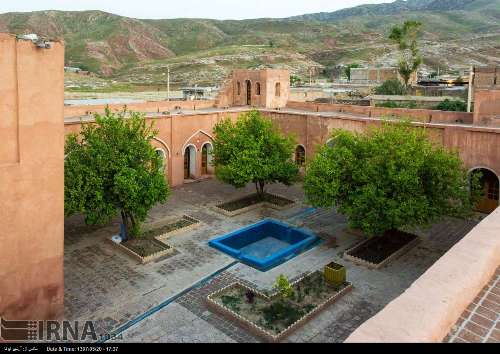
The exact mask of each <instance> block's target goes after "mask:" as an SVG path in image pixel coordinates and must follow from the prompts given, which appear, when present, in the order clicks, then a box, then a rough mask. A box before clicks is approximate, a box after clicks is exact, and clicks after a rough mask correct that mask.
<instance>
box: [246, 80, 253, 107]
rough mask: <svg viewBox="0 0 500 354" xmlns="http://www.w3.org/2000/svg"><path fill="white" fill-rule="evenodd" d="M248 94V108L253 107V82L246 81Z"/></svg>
mask: <svg viewBox="0 0 500 354" xmlns="http://www.w3.org/2000/svg"><path fill="white" fill-rule="evenodd" d="M245 86H246V93H247V106H251V105H252V81H250V80H247V81H245Z"/></svg>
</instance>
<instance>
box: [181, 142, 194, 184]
mask: <svg viewBox="0 0 500 354" xmlns="http://www.w3.org/2000/svg"><path fill="white" fill-rule="evenodd" d="M183 156H184V179H194V178H195V176H196V146H194V145H193V144H189V145H188V146H186V148H185V149H184V152H183Z"/></svg>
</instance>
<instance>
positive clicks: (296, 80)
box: [290, 75, 302, 86]
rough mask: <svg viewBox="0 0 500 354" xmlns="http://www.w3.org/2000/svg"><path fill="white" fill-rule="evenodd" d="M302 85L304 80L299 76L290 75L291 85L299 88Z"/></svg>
mask: <svg viewBox="0 0 500 354" xmlns="http://www.w3.org/2000/svg"><path fill="white" fill-rule="evenodd" d="M301 83H302V79H301V78H300V77H299V76H297V75H290V85H291V86H297V85H300V84H301Z"/></svg>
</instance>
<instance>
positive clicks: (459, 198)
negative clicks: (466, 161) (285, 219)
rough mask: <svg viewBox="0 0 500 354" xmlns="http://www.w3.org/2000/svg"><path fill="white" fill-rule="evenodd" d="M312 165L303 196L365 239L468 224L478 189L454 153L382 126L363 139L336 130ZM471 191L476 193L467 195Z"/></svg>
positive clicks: (419, 134) (411, 130) (397, 127)
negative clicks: (446, 220)
mask: <svg viewBox="0 0 500 354" xmlns="http://www.w3.org/2000/svg"><path fill="white" fill-rule="evenodd" d="M334 136H335V143H334V144H333V145H332V144H330V145H328V146H324V147H322V148H321V149H320V151H319V153H318V154H317V156H316V157H315V158H314V160H313V161H312V162H311V163H310V165H309V168H308V171H307V175H306V177H305V182H304V189H305V192H306V196H307V199H308V200H309V202H310V203H311V204H312V205H314V206H316V207H325V208H328V207H337V208H338V211H339V212H340V213H342V214H344V215H346V216H347V217H348V219H349V223H350V226H351V227H353V228H358V229H361V230H362V231H364V232H365V233H367V234H368V235H382V234H383V233H384V232H385V231H388V230H392V229H399V228H403V227H413V226H426V225H429V224H431V223H433V222H435V221H437V220H438V219H440V218H441V217H443V216H447V215H449V216H456V217H465V216H467V215H468V214H469V213H470V211H471V210H472V206H473V205H474V202H475V201H476V200H477V198H478V195H479V190H480V187H478V186H479V183H478V180H477V178H476V177H473V178H472V181H471V182H470V181H469V178H468V176H467V171H466V170H465V168H464V165H463V162H462V160H461V159H460V157H459V156H458V154H457V153H454V152H449V151H447V150H445V149H444V148H443V147H442V146H440V145H438V144H436V143H434V142H433V141H431V140H430V138H429V137H428V135H427V133H426V131H425V130H424V129H422V128H415V127H412V126H411V125H410V124H409V123H407V122H403V123H399V124H396V123H389V122H385V123H384V124H383V125H382V126H381V127H379V128H374V129H371V130H370V131H368V132H367V133H365V134H355V133H351V132H348V131H342V130H339V131H336V132H335V133H334ZM469 187H471V189H472V193H471V192H469Z"/></svg>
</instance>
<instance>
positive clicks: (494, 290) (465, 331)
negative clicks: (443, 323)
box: [444, 268, 500, 343]
mask: <svg viewBox="0 0 500 354" xmlns="http://www.w3.org/2000/svg"><path fill="white" fill-rule="evenodd" d="M444 342H448V343H500V268H498V269H497V271H496V273H495V275H494V276H493V278H492V279H491V281H490V282H489V283H488V285H486V286H485V287H484V289H483V290H482V291H481V292H480V293H479V295H478V296H477V297H476V299H475V300H474V301H473V302H472V304H470V306H469V307H468V308H467V310H465V311H464V313H463V314H462V316H461V317H460V319H459V320H458V322H457V324H456V325H455V326H454V327H453V329H452V331H451V332H450V334H449V335H448V336H447V337H446V338H445V339H444Z"/></svg>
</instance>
